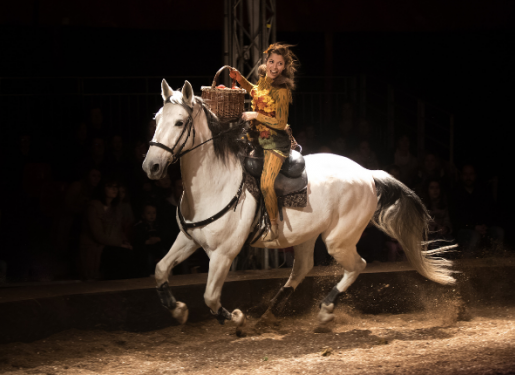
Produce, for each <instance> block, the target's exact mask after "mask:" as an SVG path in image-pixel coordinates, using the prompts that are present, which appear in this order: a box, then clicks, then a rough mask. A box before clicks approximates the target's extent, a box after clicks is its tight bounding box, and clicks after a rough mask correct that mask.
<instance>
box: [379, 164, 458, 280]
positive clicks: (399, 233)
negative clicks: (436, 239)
mask: <svg viewBox="0 0 515 375" xmlns="http://www.w3.org/2000/svg"><path fill="white" fill-rule="evenodd" d="M372 176H373V178H374V182H375V185H376V190H377V198H378V204H377V209H376V212H375V213H374V216H373V218H372V223H373V224H374V225H375V226H376V227H378V228H379V229H381V230H382V231H383V232H385V233H386V234H387V235H388V236H390V237H392V238H395V239H396V240H397V241H399V243H400V245H401V246H402V249H403V250H404V253H405V254H406V257H407V258H408V260H409V262H410V263H411V264H412V265H413V266H414V267H415V269H416V270H417V271H418V272H419V273H420V274H421V275H423V276H425V277H427V278H428V279H430V280H433V281H435V282H437V283H440V284H454V283H455V282H456V280H455V279H454V277H452V276H451V274H452V273H453V271H452V270H450V269H449V268H450V267H451V266H452V262H451V261H449V260H447V259H444V258H441V257H439V256H438V255H441V254H443V253H445V252H447V251H448V250H449V249H452V248H454V247H456V246H455V245H454V246H445V247H440V248H437V249H431V250H430V249H428V245H429V244H430V243H431V242H430V241H428V232H429V229H428V223H429V222H430V220H431V216H430V215H429V213H428V211H427V209H426V207H425V206H424V204H423V203H422V201H421V200H420V198H419V197H418V196H417V195H416V194H415V193H414V192H413V191H412V190H410V189H409V188H408V187H407V186H406V185H404V184H403V183H402V182H400V181H398V180H396V179H395V178H393V177H392V176H390V175H389V174H388V173H386V172H383V171H373V172H372Z"/></svg>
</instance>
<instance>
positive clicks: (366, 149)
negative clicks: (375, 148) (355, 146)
mask: <svg viewBox="0 0 515 375" xmlns="http://www.w3.org/2000/svg"><path fill="white" fill-rule="evenodd" d="M359 153H360V154H361V155H363V156H369V155H370V144H369V143H368V142H367V141H363V142H361V143H360V144H359Z"/></svg>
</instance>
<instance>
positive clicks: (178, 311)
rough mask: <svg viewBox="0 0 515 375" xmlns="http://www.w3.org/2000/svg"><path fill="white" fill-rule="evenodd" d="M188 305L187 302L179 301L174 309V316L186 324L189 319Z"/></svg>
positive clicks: (180, 322)
mask: <svg viewBox="0 0 515 375" xmlns="http://www.w3.org/2000/svg"><path fill="white" fill-rule="evenodd" d="M188 313H189V311H188V306H186V304H185V303H182V302H179V301H177V304H176V307H175V309H174V310H173V311H172V316H173V317H174V319H175V320H177V321H178V322H179V324H184V323H186V321H187V320H188Z"/></svg>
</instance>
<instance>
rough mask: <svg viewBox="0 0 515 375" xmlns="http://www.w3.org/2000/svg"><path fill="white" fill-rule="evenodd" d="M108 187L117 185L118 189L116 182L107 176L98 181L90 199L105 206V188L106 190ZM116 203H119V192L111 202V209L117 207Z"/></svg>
mask: <svg viewBox="0 0 515 375" xmlns="http://www.w3.org/2000/svg"><path fill="white" fill-rule="evenodd" d="M109 185H118V188H119V187H120V184H119V182H118V180H117V179H115V178H113V177H111V176H109V177H107V178H105V179H102V180H101V181H100V183H99V184H98V185H97V187H96V188H95V191H94V192H93V196H92V197H91V199H95V200H98V201H100V202H102V204H104V205H105V204H106V203H107V201H106V193H105V188H106V186H109ZM118 203H120V191H118V194H117V195H116V198H114V199H113V200H112V201H111V207H116V206H118Z"/></svg>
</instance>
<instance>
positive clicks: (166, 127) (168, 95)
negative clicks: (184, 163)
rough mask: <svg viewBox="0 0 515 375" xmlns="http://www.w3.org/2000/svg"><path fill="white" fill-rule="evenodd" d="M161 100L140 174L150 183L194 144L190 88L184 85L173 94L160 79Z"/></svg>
mask: <svg viewBox="0 0 515 375" xmlns="http://www.w3.org/2000/svg"><path fill="white" fill-rule="evenodd" d="M161 96H162V97H163V102H164V104H163V107H161V109H160V110H159V111H158V112H157V114H156V117H155V119H156V131H155V133H154V137H153V138H152V141H151V142H150V146H151V147H150V148H149V150H148V152H147V155H146V157H145V160H144V161H143V170H144V171H145V173H146V174H147V176H148V178H150V179H153V180H159V179H161V178H163V177H165V176H166V173H167V170H168V166H169V165H170V164H171V163H174V162H176V161H177V160H178V159H179V157H180V156H181V152H184V151H186V150H188V149H190V148H191V147H192V146H193V143H194V142H195V128H194V127H193V117H194V116H193V107H194V106H195V104H196V103H195V97H194V94H193V88H192V87H191V84H190V83H189V82H188V81H186V82H185V83H184V86H183V87H182V90H181V91H173V90H172V89H171V88H170V86H169V85H168V83H167V82H166V80H164V79H163V82H162V83H161ZM152 146H153V147H152Z"/></svg>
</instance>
